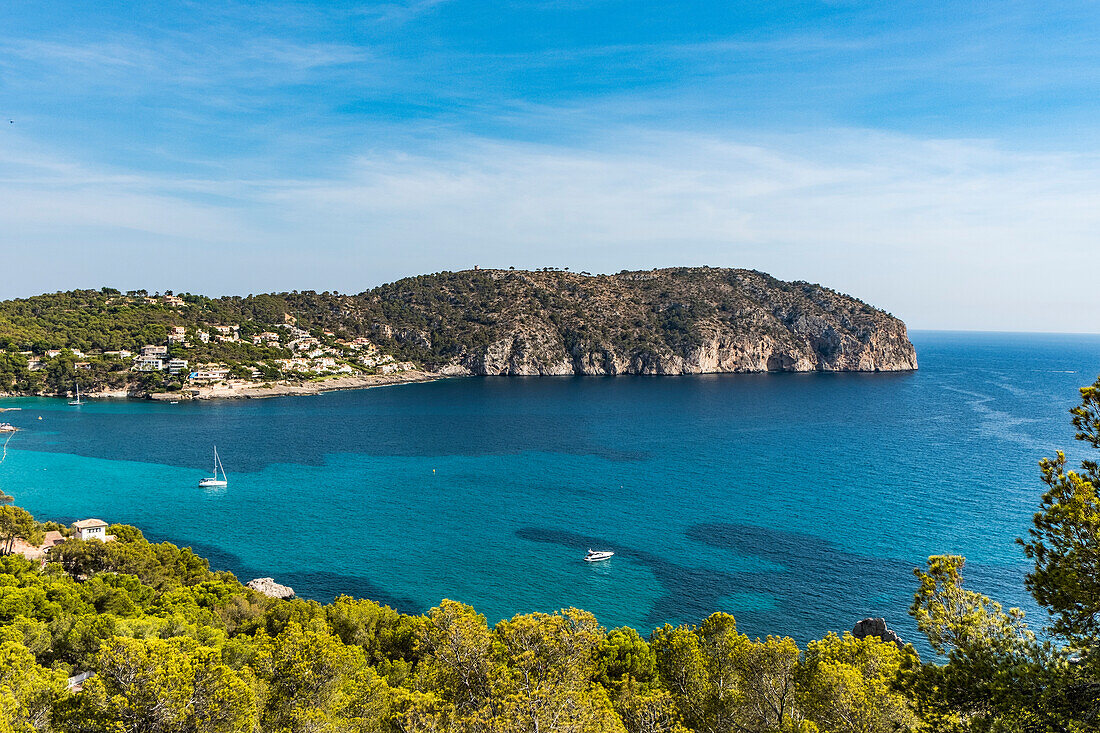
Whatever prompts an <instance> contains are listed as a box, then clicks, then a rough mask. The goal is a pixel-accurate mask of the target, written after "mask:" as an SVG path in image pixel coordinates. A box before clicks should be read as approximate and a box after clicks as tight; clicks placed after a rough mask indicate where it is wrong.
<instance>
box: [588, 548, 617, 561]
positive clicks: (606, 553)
mask: <svg viewBox="0 0 1100 733" xmlns="http://www.w3.org/2000/svg"><path fill="white" fill-rule="evenodd" d="M614 554H615V553H614V552H612V551H611V550H593V549H589V550H588V554H587V555H585V556H584V561H585V562H599V561H600V560H609V559H611V556H612V555H614Z"/></svg>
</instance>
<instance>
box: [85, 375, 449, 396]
mask: <svg viewBox="0 0 1100 733" xmlns="http://www.w3.org/2000/svg"><path fill="white" fill-rule="evenodd" d="M441 378H442V377H441V376H440V375H439V374H434V373H432V372H422V371H407V372H401V373H400V374H362V375H351V376H344V377H331V378H328V379H323V380H318V381H315V382H245V381H230V382H229V383H223V384H214V385H210V386H202V387H187V388H185V389H183V390H181V391H179V392H158V393H155V394H150V395H148V398H149V399H151V400H160V401H170V402H175V401H177V400H213V399H259V398H263V397H285V396H289V395H314V394H321V393H322V392H333V391H335V390H341V389H369V388H372V387H390V386H394V385H398V384H412V383H415V382H432V381H434V380H436V379H441ZM94 396H96V397H99V396H102V397H114V396H122V397H125V396H126V395H116V394H114V393H110V394H107V393H105V394H102V395H94Z"/></svg>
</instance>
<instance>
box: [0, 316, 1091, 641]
mask: <svg viewBox="0 0 1100 733" xmlns="http://www.w3.org/2000/svg"><path fill="white" fill-rule="evenodd" d="M912 340H913V342H914V344H915V346H916V349H917V355H918V360H919V362H920V369H919V370H918V371H916V372H910V373H896V374H817V373H815V374H755V375H732V374H728V375H705V376H684V377H542V378H539V377H532V378H523V377H489V378H458V379H445V380H440V381H436V382H431V383H425V384H409V385H403V386H397V387H386V388H377V389H369V390H359V391H347V392H331V393H326V394H321V395H317V396H311V397H286V398H276V399H266V400H242V401H204V402H187V401H183V402H180V403H179V404H168V403H163V402H151V401H145V400H97V401H90V402H88V403H87V404H85V405H83V406H80V407H72V406H69V405H68V404H67V400H64V399H47V398H16V399H5V400H0V407H20V408H22V409H21V410H20V411H11V412H5V413H3V414H0V421H8V422H11V423H13V424H15V425H16V426H18V427H20V428H21V430H20V432H18V433H16V434H14V437H12V438H11V439H10V440H9V442H8V443H7V446H6V452H5V454H4V457H3V462H2V463H0V490H3V491H5V492H6V493H8V494H11V495H13V496H14V497H15V500H16V503H17V504H18V505H21V506H23V507H25V508H27V509H28V510H30V511H31V512H33V513H34V514H35V516H36V517H38V518H39V519H42V520H46V519H53V520H57V521H61V522H66V523H67V522H71V521H73V520H76V519H81V518H87V517H98V518H101V519H104V520H106V521H108V522H120V523H125V524H132V525H136V526H137V527H139V528H141V530H142V531H143V532H144V533H145V535H146V537H148V538H149V539H150V540H154V541H170V542H173V543H175V544H177V545H180V546H189V547H191V548H193V549H194V550H195V552H197V553H199V554H200V555H203V556H204V557H207V558H209V559H210V561H211V564H212V566H213V567H214V568H216V569H226V570H230V571H232V572H233V573H235V574H236V575H237V576H238V577H239V578H241V579H242V580H243V581H247V580H249V579H251V578H255V577H266V576H270V577H273V578H275V579H276V581H278V582H280V583H283V584H286V585H290V586H292V587H293V588H294V590H295V591H296V592H297V594H298V595H299V596H300V597H304V598H310V599H316V600H318V601H321V602H328V601H331V600H332V599H333V598H334V597H336V596H338V595H340V594H348V595H351V596H357V597H366V598H371V599H373V600H375V601H378V602H380V603H384V604H388V605H390V606H392V607H394V608H396V609H398V610H400V611H403V612H408V613H422V612H425V611H427V610H429V609H430V608H432V607H433V606H435V605H437V604H438V603H439V602H440V600H441V599H443V598H450V599H455V600H459V601H462V602H465V603H469V604H471V605H473V606H474V607H475V608H476V609H477V610H478V611H479V612H480V613H483V614H484V615H485V616H486V618H487V620H488V622H489V623H490V624H492V623H495V622H496V621H498V620H500V619H504V618H510V617H511V616H513V615H514V614H518V613H528V612H532V611H545V612H551V611H554V610H556V609H561V608H568V607H577V608H582V609H586V610H588V611H591V612H593V613H594V614H595V615H596V616H597V618H598V619H599V620H600V622H601V623H603V624H604V625H605V626H606V627H608V628H611V627H616V626H622V625H629V626H633V627H635V628H637V629H640V630H642V632H643V633H648V631H649V630H651V629H653V628H655V627H657V626H661V625H664V624H674V625H675V624H683V623H689V624H690V623H698V622H700V621H701V620H702V619H704V618H706V616H708V615H709V614H711V613H712V612H715V611H724V612H727V613H731V614H733V615H734V616H735V617H736V619H737V623H738V628H739V629H740V630H741V631H742V632H744V633H746V634H749V635H750V636H753V637H756V636H760V637H764V636H767V635H778V636H791V637H793V638H795V639H796V640H797V641H799V642H800V643H802V642H805V641H807V640H809V639H813V638H819V637H821V636H823V635H824V634H826V633H827V632H829V631H837V632H842V631H844V630H846V629H851V627H852V625H853V624H854V623H855V622H856V621H858V620H859V619H861V618H864V617H867V616H882V617H884V618H886V620H887V623H888V624H890V626H891V627H892V628H894V629H896V630H897V631H898V632H899V633H900V634H901V635H902V637H903V638H905V639H906V640H913V641H916V642H918V647H922V648H927V647H926V646H925V645H923V644H920V643H919V634H918V632H917V629H916V626H915V624H914V623H913V621H912V619H911V618H910V616H909V615H908V609H909V606H910V604H911V602H912V598H913V593H914V591H915V590H916V586H917V581H916V578H915V577H914V575H913V571H914V568H918V567H921V566H922V565H924V564H925V563H926V562H927V558H928V557H929V556H930V555H936V554H945V553H951V554H959V555H963V556H965V557H966V559H967V564H966V570H965V579H966V585H967V587H970V588H972V589H974V590H978V591H981V592H983V593H985V594H987V595H989V596H990V597H992V598H993V599H995V600H997V601H999V602H1001V603H1002V604H1003V605H1004V606H1005V607H1020V608H1023V609H1024V610H1025V611H1027V613H1028V618H1029V619H1030V622H1031V623H1032V625H1033V626H1034V627H1035V628H1036V629H1037V630H1038V629H1041V628H1042V627H1043V626H1044V625H1045V624H1046V623H1048V618H1047V617H1046V615H1045V613H1044V612H1043V611H1042V610H1041V609H1039V608H1037V607H1036V606H1035V604H1034V602H1033V601H1031V599H1030V598H1029V596H1028V594H1027V592H1026V591H1025V589H1024V587H1023V579H1024V574H1025V573H1026V571H1027V569H1028V563H1027V560H1026V559H1025V557H1024V555H1023V552H1022V550H1021V548H1020V547H1019V546H1018V544H1017V543H1016V538H1017V537H1022V536H1025V535H1026V533H1027V530H1028V528H1029V526H1030V522H1031V518H1032V515H1033V513H1034V512H1035V510H1036V508H1037V506H1038V503H1039V498H1040V495H1041V493H1042V489H1043V485H1042V483H1041V481H1040V479H1039V470H1038V462H1039V460H1040V459H1041V458H1043V457H1044V456H1053V455H1054V453H1055V451H1057V450H1059V449H1062V450H1065V451H1066V452H1067V454H1069V456H1070V457H1071V458H1072V459H1075V460H1080V458H1082V457H1086V455H1087V454H1086V447H1085V446H1084V445H1083V444H1082V443H1080V442H1079V441H1075V440H1074V430H1073V427H1072V424H1071V422H1070V415H1069V409H1070V408H1071V407H1073V406H1074V405H1076V404H1077V403H1078V401H1079V393H1078V388H1079V387H1082V386H1085V385H1088V384H1091V383H1092V382H1093V381H1094V380H1095V379H1096V378H1097V373H1098V372H1100V336H1081V335H1035V334H992V333H949V332H916V333H913V334H912ZM215 445H216V446H217V448H218V452H219V454H220V456H221V459H222V463H223V464H224V466H225V470H226V472H227V474H228V486H227V487H226V488H224V489H215V490H211V489H200V488H199V487H198V481H199V479H200V478H202V477H204V476H208V475H210V472H211V468H212V460H213V459H212V451H213V447H214V446H215ZM589 548H593V549H605V550H612V551H614V552H615V555H614V557H613V558H612V559H611V560H609V561H606V562H602V563H585V562H584V561H583V557H584V554H585V551H586V550H587V549H589Z"/></svg>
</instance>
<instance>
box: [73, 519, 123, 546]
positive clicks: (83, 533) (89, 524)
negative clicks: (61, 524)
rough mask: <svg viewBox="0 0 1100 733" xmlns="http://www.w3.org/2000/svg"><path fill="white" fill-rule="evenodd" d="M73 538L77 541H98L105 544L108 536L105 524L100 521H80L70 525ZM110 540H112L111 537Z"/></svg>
mask: <svg viewBox="0 0 1100 733" xmlns="http://www.w3.org/2000/svg"><path fill="white" fill-rule="evenodd" d="M71 526H72V528H73V536H74V537H76V538H77V539H78V540H100V541H101V542H106V541H107V538H108V537H110V535H108V534H107V523H106V522H104V521H103V520H102V519H81V520H80V521H78V522H73V523H72V525H71ZM112 539H114V538H113V537H112Z"/></svg>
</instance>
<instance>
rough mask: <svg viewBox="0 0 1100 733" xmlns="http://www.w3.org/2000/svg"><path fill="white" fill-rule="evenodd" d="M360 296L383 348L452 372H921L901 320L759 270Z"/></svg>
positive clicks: (437, 282) (528, 280)
mask: <svg viewBox="0 0 1100 733" xmlns="http://www.w3.org/2000/svg"><path fill="white" fill-rule="evenodd" d="M357 297H358V298H360V299H362V300H361V301H360V303H361V307H360V308H359V309H355V310H358V311H359V314H360V318H363V319H364V320H372V322H371V323H370V324H369V327H368V328H365V329H364V330H369V331H370V332H371V333H372V337H374V338H377V339H379V340H380V341H381V343H380V346H382V347H383V348H386V349H389V350H391V351H393V352H396V353H398V354H399V355H400V356H401V357H402V358H407V359H413V360H415V361H419V362H420V363H422V364H424V365H425V366H426V367H428V368H431V369H435V370H437V371H441V372H443V373H446V374H479V375H560V374H593V375H602V374H607V375H612V374H705V373H717V372H765V371H787V372H809V371H860V372H875V371H905V370H912V369H916V368H917V359H916V353H915V351H914V349H913V345H912V344H911V343H910V341H909V338H908V336H907V335H906V330H905V324H904V323H902V322H901V321H900V320H898V319H897V318H894V317H893V316H891V315H889V314H887V313H884V312H883V311H880V310H877V309H875V308H872V307H870V306H868V305H867V304H865V303H863V302H862V301H859V300H857V299H855V298H852V297H850V296H847V295H842V294H840V293H837V292H835V291H833V290H829V289H828V288H825V287H822V286H820V285H812V284H809V283H801V282H796V283H788V282H783V281H780V280H776V279H775V278H772V277H770V276H768V275H765V274H763V273H760V272H755V271H749V270H730V269H716V268H677V269H668V270H654V271H646V272H623V273H619V274H618V275H610V276H589V275H583V274H574V273H567V272H517V271H506V270H489V271H485V270H480V271H466V272H460V273H441V274H439V275H428V276H421V277H418V278H409V279H408V280H402V281H399V282H397V283H393V284H391V285H385V286H382V287H381V288H376V289H375V290H373V291H369V292H368V293H364V294H362V295H361V296H357ZM364 325H365V326H366V325H367V324H364Z"/></svg>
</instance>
